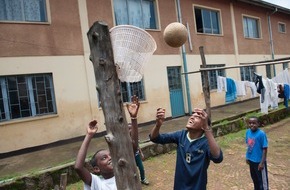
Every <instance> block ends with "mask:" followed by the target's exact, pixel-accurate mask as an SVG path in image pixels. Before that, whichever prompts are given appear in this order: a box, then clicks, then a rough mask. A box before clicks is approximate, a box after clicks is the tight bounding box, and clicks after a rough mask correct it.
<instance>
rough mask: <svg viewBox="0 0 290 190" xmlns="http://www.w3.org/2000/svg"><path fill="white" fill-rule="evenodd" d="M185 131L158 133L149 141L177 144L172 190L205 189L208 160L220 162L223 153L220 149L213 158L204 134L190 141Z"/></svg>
mask: <svg viewBox="0 0 290 190" xmlns="http://www.w3.org/2000/svg"><path fill="white" fill-rule="evenodd" d="M187 133H188V131H187V130H181V131H176V132H173V133H166V134H160V135H159V136H158V137H156V138H155V139H151V141H152V142H154V143H159V144H167V143H175V144H177V155H176V156H177V158H176V169H175V177H174V190H203V189H206V184H207V168H208V166H209V163H210V160H212V161H213V162H215V163H220V162H222V160H223V154H222V151H221V153H220V156H219V158H213V157H212V156H211V154H210V149H209V146H208V141H207V138H206V137H205V136H203V137H202V138H200V139H197V140H195V141H193V142H190V141H189V140H188V138H187Z"/></svg>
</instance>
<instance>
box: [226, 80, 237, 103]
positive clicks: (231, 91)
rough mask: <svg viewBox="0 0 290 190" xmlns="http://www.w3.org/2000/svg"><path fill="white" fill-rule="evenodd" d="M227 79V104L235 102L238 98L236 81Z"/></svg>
mask: <svg viewBox="0 0 290 190" xmlns="http://www.w3.org/2000/svg"><path fill="white" fill-rule="evenodd" d="M226 79H227V92H226V103H231V102H234V101H235V100H236V98H237V88H236V84H235V81H234V80H233V79H231V78H226Z"/></svg>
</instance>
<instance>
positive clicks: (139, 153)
mask: <svg viewBox="0 0 290 190" xmlns="http://www.w3.org/2000/svg"><path fill="white" fill-rule="evenodd" d="M128 127H129V133H130V136H131V129H132V125H131V123H129V124H128ZM134 155H135V161H136V165H137V167H138V169H139V173H140V178H141V183H142V184H144V185H149V181H148V180H147V179H146V177H145V170H144V166H143V162H142V161H143V160H144V155H143V152H142V150H141V148H140V147H139V145H138V149H137V151H136V152H134Z"/></svg>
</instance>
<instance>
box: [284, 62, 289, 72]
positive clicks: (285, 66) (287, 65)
mask: <svg viewBox="0 0 290 190" xmlns="http://www.w3.org/2000/svg"><path fill="white" fill-rule="evenodd" d="M288 67H289V63H288V62H287V63H283V70H285V69H288Z"/></svg>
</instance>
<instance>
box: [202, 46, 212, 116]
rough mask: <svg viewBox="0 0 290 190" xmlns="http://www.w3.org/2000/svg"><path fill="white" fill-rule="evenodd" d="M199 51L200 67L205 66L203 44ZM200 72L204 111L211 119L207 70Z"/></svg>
mask: <svg viewBox="0 0 290 190" xmlns="http://www.w3.org/2000/svg"><path fill="white" fill-rule="evenodd" d="M199 52H200V57H201V62H202V66H201V68H206V61H205V56H204V51H203V46H200V47H199ZM201 73H202V74H203V81H204V85H203V87H202V90H203V94H204V101H205V105H206V112H207V114H208V118H210V119H211V109H210V90H209V81H208V72H207V71H201Z"/></svg>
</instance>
